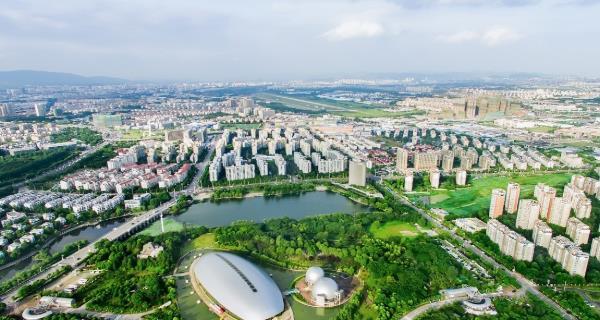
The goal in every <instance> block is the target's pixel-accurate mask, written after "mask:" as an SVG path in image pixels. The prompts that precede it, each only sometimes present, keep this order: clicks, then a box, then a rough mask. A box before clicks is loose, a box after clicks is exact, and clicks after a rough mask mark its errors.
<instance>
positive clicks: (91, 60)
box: [0, 0, 600, 81]
mask: <svg viewBox="0 0 600 320" xmlns="http://www.w3.org/2000/svg"><path fill="white" fill-rule="evenodd" d="M0 3H1V9H0V70H16V69H28V70H46V71H59V72H71V73H77V74H82V75H89V76H91V75H102V76H114V77H121V78H125V79H130V80H168V81H172V80H198V81H223V80H226V81H231V80H291V79H317V78H324V77H337V78H340V77H358V76H361V75H370V74H393V73H405V72H411V73H445V72H507V73H509V72H510V73H512V72H536V73H544V74H556V75H580V76H591V77H600V41H599V40H600V22H599V18H598V17H600V0H368V1H367V0H211V1H208V0H194V1H192V0H190V1H184V0H168V1H165V0H127V1H123V0H102V1H100V0H84V1H81V0H56V1H47V0H37V1H34V0H18V1H10V0H0Z"/></svg>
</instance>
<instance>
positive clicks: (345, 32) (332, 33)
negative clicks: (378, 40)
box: [322, 21, 385, 41]
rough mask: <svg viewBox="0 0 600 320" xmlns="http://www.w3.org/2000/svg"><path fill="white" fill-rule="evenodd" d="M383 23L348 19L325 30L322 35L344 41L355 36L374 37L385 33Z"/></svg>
mask: <svg viewBox="0 0 600 320" xmlns="http://www.w3.org/2000/svg"><path fill="white" fill-rule="evenodd" d="M384 31H385V30H384V28H383V26H382V25H381V24H379V23H377V22H372V21H348V22H344V23H342V24H339V25H338V26H336V27H335V28H333V29H331V30H329V31H327V32H325V33H323V34H322V36H323V37H324V38H326V39H329V40H332V41H342V40H348V39H354V38H373V37H377V36H380V35H382V34H383V33H384Z"/></svg>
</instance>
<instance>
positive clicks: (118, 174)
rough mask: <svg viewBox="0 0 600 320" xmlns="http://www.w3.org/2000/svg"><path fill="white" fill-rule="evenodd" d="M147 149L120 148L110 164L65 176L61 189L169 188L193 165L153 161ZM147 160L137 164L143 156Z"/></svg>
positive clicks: (120, 190) (183, 177)
mask: <svg viewBox="0 0 600 320" xmlns="http://www.w3.org/2000/svg"><path fill="white" fill-rule="evenodd" d="M146 150H147V149H146V148H144V147H143V146H141V145H136V146H133V147H131V148H128V149H120V150H118V151H117V156H116V157H114V158H112V159H110V160H108V161H107V167H106V168H101V169H96V170H81V171H78V172H76V173H74V174H71V175H67V176H64V177H63V178H62V179H61V180H60V182H59V188H60V189H61V190H65V191H68V190H78V191H91V192H106V193H111V192H117V193H119V194H121V193H124V192H125V191H126V190H131V189H133V188H136V187H139V188H141V189H145V190H149V189H152V188H155V187H158V188H169V187H172V186H174V185H177V184H179V183H181V182H183V181H184V180H185V179H186V178H187V177H188V175H189V172H190V169H191V164H189V163H183V164H178V163H174V164H167V163H155V162H154V161H152V160H150V159H151V158H152V155H151V153H149V152H148V153H147V152H146ZM142 156H146V157H147V158H148V163H144V164H138V163H137V161H138V160H139V159H140V158H141V157H142Z"/></svg>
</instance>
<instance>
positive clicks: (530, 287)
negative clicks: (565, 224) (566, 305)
mask: <svg viewBox="0 0 600 320" xmlns="http://www.w3.org/2000/svg"><path fill="white" fill-rule="evenodd" d="M380 185H381V186H382V187H383V188H384V189H386V190H387V191H388V192H389V193H390V194H392V195H393V196H394V198H396V199H397V200H398V201H400V202H402V203H403V204H405V205H407V206H409V207H411V208H413V209H414V210H416V211H417V212H418V213H419V214H421V216H423V218H425V219H426V220H427V221H429V222H430V223H431V224H433V225H434V226H436V227H437V228H439V229H442V230H444V231H446V232H447V233H448V234H449V235H450V236H451V237H452V238H453V239H454V240H456V241H458V242H459V243H461V244H462V245H463V247H464V248H467V249H469V250H471V251H472V252H473V253H475V254H476V255H478V256H479V257H480V258H481V259H483V260H485V261H486V262H488V263H489V264H491V265H492V266H493V267H494V268H496V269H500V270H503V271H504V272H506V273H508V274H509V275H511V276H513V277H514V278H515V279H516V280H517V281H518V282H519V284H520V285H521V287H523V288H525V290H527V291H528V292H530V293H531V294H533V295H535V296H536V297H537V298H539V299H540V300H542V301H544V302H545V303H546V304H548V305H550V306H551V307H552V308H554V309H555V310H556V311H557V312H559V313H560V315H561V316H562V317H563V318H564V319H569V320H576V318H575V317H573V316H572V315H571V314H569V313H568V312H567V311H566V310H565V309H563V308H562V307H561V306H560V305H558V304H557V303H556V302H554V300H552V299H550V298H548V297H547V296H546V295H544V294H543V293H542V292H540V291H539V290H538V289H537V285H536V284H535V283H533V282H531V281H529V280H528V279H526V278H525V277H524V276H523V275H521V274H520V273H517V272H514V271H511V270H508V268H506V267H505V266H503V265H501V264H500V263H498V262H497V261H496V260H495V259H493V258H492V257H490V256H488V255H487V254H486V253H485V252H483V251H482V250H481V249H479V248H477V247H476V246H474V245H472V244H471V242H470V241H467V240H465V239H464V238H463V237H461V236H460V235H458V234H456V232H454V231H453V230H451V229H450V228H448V227H446V226H445V225H443V224H442V223H440V222H439V221H438V220H436V219H434V218H433V217H432V216H430V215H429V214H428V213H427V212H425V210H423V209H421V208H419V207H417V206H415V205H414V204H413V203H412V202H410V201H409V200H408V199H406V198H405V197H403V196H401V195H399V194H397V193H396V192H395V191H394V190H392V189H391V188H390V187H388V186H386V185H384V184H382V183H380Z"/></svg>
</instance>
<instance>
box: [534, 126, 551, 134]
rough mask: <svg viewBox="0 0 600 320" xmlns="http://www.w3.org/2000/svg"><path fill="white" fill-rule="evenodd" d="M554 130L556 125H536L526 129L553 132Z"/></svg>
mask: <svg viewBox="0 0 600 320" xmlns="http://www.w3.org/2000/svg"><path fill="white" fill-rule="evenodd" d="M554 130H556V127H550V126H537V127H533V128H529V129H527V131H529V132H540V133H553V132H554Z"/></svg>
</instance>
